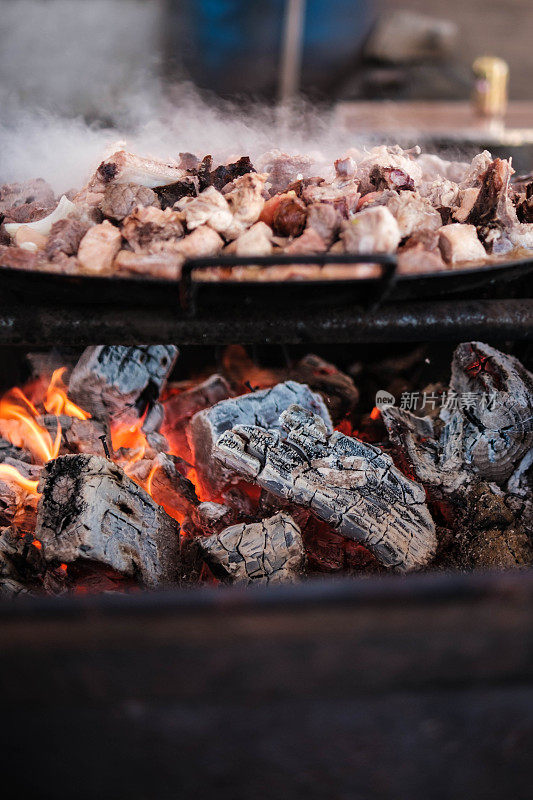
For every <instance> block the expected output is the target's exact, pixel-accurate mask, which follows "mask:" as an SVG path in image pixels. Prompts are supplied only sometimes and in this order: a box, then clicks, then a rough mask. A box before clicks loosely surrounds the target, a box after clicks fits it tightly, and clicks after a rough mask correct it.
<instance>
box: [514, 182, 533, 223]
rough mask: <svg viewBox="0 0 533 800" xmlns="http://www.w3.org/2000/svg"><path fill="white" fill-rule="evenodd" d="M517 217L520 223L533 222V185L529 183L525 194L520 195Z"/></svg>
mask: <svg viewBox="0 0 533 800" xmlns="http://www.w3.org/2000/svg"><path fill="white" fill-rule="evenodd" d="M516 215H517V217H518V220H519V221H520V222H533V183H528V184H527V186H526V187H525V190H524V193H523V194H521V195H519V199H518V201H517V204H516Z"/></svg>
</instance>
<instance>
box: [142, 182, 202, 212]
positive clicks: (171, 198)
mask: <svg viewBox="0 0 533 800" xmlns="http://www.w3.org/2000/svg"><path fill="white" fill-rule="evenodd" d="M198 188H199V184H198V178H196V177H189V178H183V180H181V181H176V183H171V184H169V186H160V187H159V188H158V189H156V194H157V196H158V198H159V204H160V205H161V208H162V209H165V208H173V207H174V204H175V203H177V202H178V200H181V199H182V197H196V196H197V194H198ZM129 213H131V212H129Z"/></svg>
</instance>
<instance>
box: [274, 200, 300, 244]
mask: <svg viewBox="0 0 533 800" xmlns="http://www.w3.org/2000/svg"><path fill="white" fill-rule="evenodd" d="M306 222H307V208H306V206H305V203H303V202H302V201H301V200H299V199H298V198H297V197H287V198H286V199H285V200H282V201H281V203H279V205H278V207H277V208H276V210H275V211H274V215H273V217H272V229H273V230H274V233H277V234H278V235H279V236H300V235H301V234H302V233H303V230H304V228H305V223H306Z"/></svg>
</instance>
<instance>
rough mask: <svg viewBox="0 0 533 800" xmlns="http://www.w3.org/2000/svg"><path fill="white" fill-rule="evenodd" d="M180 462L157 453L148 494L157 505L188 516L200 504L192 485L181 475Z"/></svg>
mask: <svg viewBox="0 0 533 800" xmlns="http://www.w3.org/2000/svg"><path fill="white" fill-rule="evenodd" d="M180 461H181V459H178V460H177V463H176V462H175V461H174V457H173V456H171V455H168V454H167V453H159V454H158V455H157V456H156V458H155V459H154V462H153V472H152V480H151V484H150V493H151V495H152V497H153V498H154V500H155V501H156V503H159V505H162V506H165V507H166V508H168V509H172V510H175V511H177V512H179V513H180V514H184V513H187V514H188V513H191V511H192V509H193V508H195V507H196V506H198V505H199V504H200V501H199V499H198V497H197V495H196V489H195V488H194V484H193V483H191V481H189V480H187V478H185V477H184V476H183V475H182V474H181V472H180V470H179V462H180Z"/></svg>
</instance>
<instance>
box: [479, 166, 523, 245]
mask: <svg viewBox="0 0 533 800" xmlns="http://www.w3.org/2000/svg"><path fill="white" fill-rule="evenodd" d="M512 173H513V169H512V167H511V163H510V161H507V160H503V159H501V158H495V159H494V161H492V162H491V163H490V164H489V166H488V167H487V169H486V170H485V172H484V173H483V174H482V175H481V188H480V190H479V194H478V196H477V198H476V202H475V203H474V205H473V206H472V210H471V211H470V214H469V215H468V217H467V222H469V223H470V224H471V225H475V226H476V227H477V231H478V236H479V238H480V239H481V241H482V242H484V243H485V246H486V247H487V249H488V251H489V252H497V251H498V250H499V251H500V252H501V251H502V247H501V243H500V239H504V240H506V239H507V237H506V236H505V235H504V234H505V231H506V230H508V229H510V228H511V227H512V226H513V225H516V224H517V222H518V218H517V216H516V210H515V207H514V206H513V203H512V200H511V198H510V196H509V184H510V181H511V175H512ZM504 251H505V246H504Z"/></svg>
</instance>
